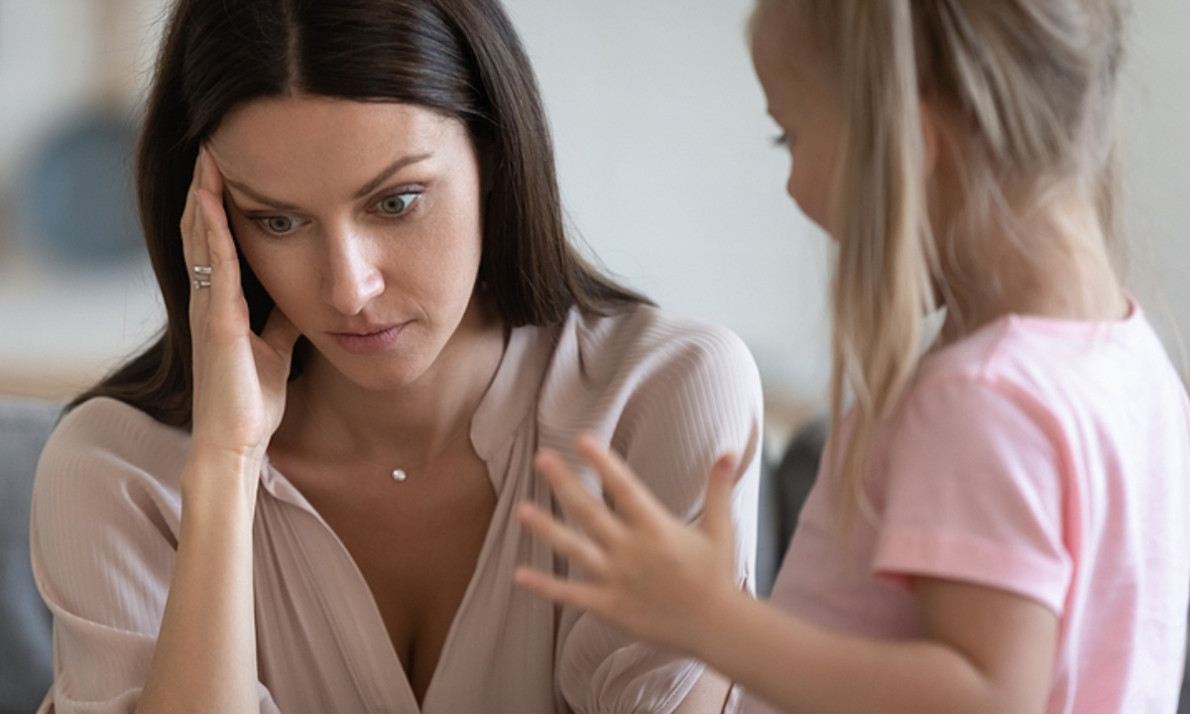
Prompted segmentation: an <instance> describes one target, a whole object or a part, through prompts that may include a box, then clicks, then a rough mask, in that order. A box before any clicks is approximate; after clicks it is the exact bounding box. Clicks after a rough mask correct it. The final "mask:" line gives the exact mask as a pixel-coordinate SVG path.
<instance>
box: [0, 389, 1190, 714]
mask: <svg viewBox="0 0 1190 714" xmlns="http://www.w3.org/2000/svg"><path fill="white" fill-rule="evenodd" d="M60 409H61V405H59V404H55V403H49V402H35V401H29V400H20V399H11V398H5V397H0V714H29V713H30V712H32V711H34V709H36V707H37V705H38V703H40V702H41V700H42V698H43V696H44V695H45V692H46V689H47V688H48V687H49V684H50V677H51V666H52V656H53V653H52V651H51V645H50V615H49V612H48V611H47V610H46V609H45V606H44V605H43V604H42V602H41V598H40V596H39V595H38V594H37V589H36V587H35V586H34V584H33V573H32V571H31V570H30V564H29V500H30V496H31V492H32V486H33V474H34V471H35V468H36V464H37V457H38V455H39V454H40V453H41V448H42V445H43V444H44V443H45V440H46V438H47V437H48V436H49V433H50V430H51V429H52V428H53V425H54V422H55V421H56V420H57V417H58V414H59V410H60ZM825 438H826V431H825V428H824V425H823V423H822V422H821V421H819V422H814V423H812V424H811V425H810V426H808V427H806V428H805V429H803V430H802V431H801V432H800V433H799V434H798V435H796V436H795V437H794V439H793V440H792V441H791V442H790V444H789V446H788V447H787V449H786V451H785V453H784V454H782V455H780V458H779V459H776V460H775V461H774V462H773V463H771V465H769V467H767V468H765V469H763V471H762V474H761V494H762V495H761V501H762V503H761V515H760V534H759V536H760V537H759V539H758V543H759V546H758V553H757V561H758V562H757V576H758V577H757V580H758V583H757V587H758V590H759V592H760V593H761V594H762V595H763V594H767V593H768V591H769V588H770V587H771V585H772V578H773V575H774V573H775V571H776V569H777V566H778V565H779V563H780V561H781V558H782V556H783V555H784V552H785V544H786V543H788V542H789V537H790V535H791V534H792V533H793V529H794V527H795V526H796V524H797V514H798V511H799V510H800V509H801V504H802V502H803V501H804V499H805V497H806V493H807V492H808V491H809V488H810V486H811V484H812V483H813V481H814V475H815V471H816V468H817V464H818V457H819V454H820V453H821V451H822V446H823V442H824V440H825ZM1178 714H1190V693H1188V692H1187V683H1185V682H1184V683H1183V685H1182V704H1181V706H1179V708H1178Z"/></svg>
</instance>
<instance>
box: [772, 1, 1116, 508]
mask: <svg viewBox="0 0 1190 714" xmlns="http://www.w3.org/2000/svg"><path fill="white" fill-rule="evenodd" d="M774 9H780V10H781V11H782V12H780V13H779V14H769V13H770V12H771V11H772V10H774ZM762 14H763V15H764V17H765V19H766V21H765V23H763V24H764V26H768V25H769V24H771V23H772V22H779V23H785V24H787V25H788V27H787V28H786V34H785V38H786V41H787V42H792V41H793V39H794V38H797V39H798V40H800V41H802V42H804V43H808V44H809V47H808V49H809V51H810V53H811V54H812V55H813V56H814V57H815V58H816V59H818V60H820V63H821V67H822V69H823V70H825V72H826V73H827V76H828V78H829V79H830V80H831V81H832V83H833V84H834V86H835V87H836V88H837V94H838V97H839V99H840V101H841V103H842V108H843V112H844V116H845V119H844V121H845V128H844V129H843V141H842V149H841V152H842V153H841V164H840V166H839V171H838V173H837V177H836V180H837V183H836V185H835V186H834V187H833V188H834V191H833V194H832V195H833V196H834V199H833V200H834V201H835V202H836V205H835V206H834V207H833V209H834V210H833V212H832V216H833V220H834V223H835V226H836V230H837V232H838V235H837V237H838V239H839V240H838V263H837V268H836V272H835V276H834V285H833V312H834V315H833V318H834V335H833V345H832V357H833V371H832V377H831V408H832V420H833V427H834V428H833V429H832V431H833V432H834V433H838V427H839V421H840V418H841V414H842V408H843V404H844V401H845V395H846V393H847V391H850V392H851V395H852V397H853V398H854V412H855V416H854V423H853V424H852V427H851V429H852V430H851V436H850V439H849V440H848V442H847V444H846V445H845V450H844V445H842V444H841V443H840V442H841V441H842V440H841V439H834V440H832V443H833V444H834V447H833V448H832V450H831V452H830V453H828V454H827V458H829V459H831V460H833V461H834V462H835V464H836V466H837V467H838V468H840V469H841V471H842V474H843V484H844V488H843V493H842V497H843V498H842V500H843V503H842V504H841V505H842V508H843V514H844V515H845V519H844V520H845V522H846V521H847V520H849V519H850V518H851V517H852V516H853V515H854V512H855V509H856V508H857V507H858V506H859V505H860V504H861V500H860V496H861V486H862V481H863V474H864V471H865V469H866V465H867V459H868V453H869V451H870V448H871V445H872V440H873V434H874V432H875V429H876V426H877V425H878V423H879V422H880V421H881V420H883V419H886V418H887V417H888V416H889V415H890V414H891V413H892V411H893V410H894V409H895V408H896V407H897V405H898V402H899V401H900V397H901V396H902V394H903V393H904V391H905V390H906V388H907V386H908V385H909V383H910V382H911V380H912V379H913V375H914V373H915V371H916V369H917V366H918V363H919V360H920V358H921V354H922V346H923V345H922V343H923V339H924V332H925V328H924V324H925V320H926V317H927V315H928V314H929V313H931V312H933V311H934V310H935V308H936V307H939V306H938V305H936V304H935V303H936V301H937V300H940V301H941V303H942V304H943V305H945V306H946V307H947V309H948V311H949V319H951V320H952V321H957V323H958V324H959V325H962V324H963V316H962V315H961V314H958V311H959V303H960V302H961V301H960V300H959V297H960V296H961V294H963V293H964V292H968V294H971V293H970V291H975V290H982V291H985V292H984V294H985V295H986V293H987V291H996V290H998V289H999V287H998V286H999V280H998V275H997V272H996V271H997V265H996V264H995V263H992V264H991V265H990V266H989V265H988V262H987V261H985V260H984V259H985V258H987V257H989V256H997V255H1002V254H1003V253H1004V249H1005V246H1004V245H1003V244H1004V239H1005V238H1008V240H1009V242H1010V243H1011V245H1010V246H1008V247H1009V249H1010V250H1011V251H1012V256H1013V258H1020V259H1021V260H1023V261H1025V262H1026V263H1033V264H1036V265H1040V264H1043V261H1042V256H1043V255H1046V254H1051V255H1052V253H1050V252H1051V251H1061V252H1066V253H1069V252H1070V251H1077V250H1079V249H1080V247H1079V246H1077V245H1061V246H1059V245H1044V244H1041V243H1040V242H1039V241H1038V240H1035V239H1034V238H1035V237H1036V235H1037V232H1036V231H1026V230H1025V229H1024V226H1025V225H1026V224H1029V225H1030V226H1034V227H1035V226H1036V221H1037V220H1039V217H1040V220H1044V212H1043V211H1042V210H1040V209H1042V208H1044V207H1045V205H1046V204H1047V202H1048V201H1050V200H1052V199H1053V198H1054V197H1055V195H1056V194H1057V193H1058V192H1059V189H1062V188H1075V189H1076V190H1079V191H1081V192H1082V195H1088V196H1093V197H1094V200H1095V201H1096V202H1097V206H1098V212H1099V220H1100V222H1101V224H1102V228H1103V232H1104V234H1105V235H1106V236H1107V237H1108V243H1109V246H1108V247H1109V249H1114V252H1116V253H1117V255H1118V253H1119V250H1118V246H1119V243H1120V237H1121V234H1122V230H1121V227H1120V219H1119V210H1118V203H1119V194H1120V188H1119V181H1118V170H1117V161H1116V130H1115V107H1114V96H1115V86H1116V75H1117V73H1118V67H1119V64H1120V60H1121V54H1122V50H1121V36H1122V15H1123V9H1122V8H1121V3H1120V0H759V7H758V9H757V12H756V15H755V16H754V21H753V24H752V30H751V31H752V33H753V34H755V33H756V32H757V31H758V29H759V28H760V27H761V26H762V22H761V21H759V20H758V18H759V17H760V16H761V15H762ZM795 28H796V30H797V31H796V32H793V31H792V30H793V29H795ZM790 52H791V53H792V52H793V48H792V47H791V48H790ZM922 102H925V104H926V105H927V106H929V107H931V108H932V109H937V110H939V111H941V112H944V113H945V115H946V116H947V117H948V118H953V119H954V120H955V121H954V124H955V128H956V131H954V132H949V133H947V132H940V133H939V136H940V140H941V141H945V142H946V144H947V148H948V149H950V150H951V155H952V156H953V157H956V161H957V163H958V164H959V165H958V167H957V168H958V169H959V171H960V175H961V176H962V179H963V181H962V186H961V194H960V195H961V197H962V198H961V203H962V205H961V207H960V210H959V211H958V214H957V215H956V216H954V217H953V219H952V220H951V221H949V222H948V224H947V225H945V226H941V227H939V230H940V231H941V232H942V235H940V236H938V237H937V238H938V239H937V240H936V239H935V236H933V235H932V234H931V220H930V218H931V216H930V210H931V208H932V207H934V206H932V204H931V202H930V200H929V196H928V195H927V194H928V190H929V188H928V186H927V181H926V173H925V172H926V165H925V164H926V156H925V151H926V149H925V146H924V140H923V124H922V115H921V103H922ZM959 159H961V161H960V160H959ZM1046 233H1047V237H1048V233H1049V232H1046ZM959 236H961V237H962V240H963V243H964V244H963V245H962V246H958V245H956V241H957V240H958V237H959ZM980 240H983V241H985V242H986V241H996V242H997V243H998V244H997V245H996V246H994V247H993V246H991V245H987V244H985V245H982V246H981V245H980V244H979V241H980ZM960 247H961V250H960V249H959V248H960ZM944 265H945V267H946V275H948V276H949V278H950V279H949V280H942V279H941V277H942V275H943V270H942V268H943V266H944ZM964 276H965V277H964Z"/></svg>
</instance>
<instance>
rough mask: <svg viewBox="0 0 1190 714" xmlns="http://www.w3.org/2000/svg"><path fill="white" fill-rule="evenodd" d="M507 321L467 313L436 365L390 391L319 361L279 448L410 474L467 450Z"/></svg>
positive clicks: (291, 407)
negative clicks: (364, 383)
mask: <svg viewBox="0 0 1190 714" xmlns="http://www.w3.org/2000/svg"><path fill="white" fill-rule="evenodd" d="M505 337H506V330H505V327H504V325H503V322H502V321H501V320H500V319H499V318H497V317H495V316H493V315H490V314H487V311H486V310H483V309H481V308H479V307H475V308H474V309H472V310H469V311H468V314H467V316H465V317H464V319H463V322H462V324H460V326H459V328H458V330H457V331H456V332H455V334H454V335H453V336H452V337H451V338H450V340H449V341H448V342H447V344H446V345H445V346H444V347H443V349H442V352H441V353H440V354H439V355H438V358H437V359H436V360H435V362H434V364H433V365H431V367H430V368H429V369H428V370H427V371H426V372H425V373H423V374H422V375H420V376H419V377H418V378H417V379H416V380H415V381H413V382H411V383H409V384H407V385H404V386H402V387H401V388H399V389H396V390H392V391H387V390H385V391H379V390H372V389H367V388H364V387H361V386H360V385H358V384H356V383H354V382H352V381H351V380H349V379H347V378H346V377H345V376H344V375H343V374H342V373H340V372H338V371H337V370H335V369H334V368H333V367H332V366H331V365H330V364H329V363H327V362H326V361H325V360H321V359H319V358H318V357H317V356H315V358H314V360H312V364H310V365H308V368H307V369H306V371H305V372H304V373H303V375H302V376H301V377H300V378H299V379H297V380H295V381H294V382H293V383H292V384H291V385H290V389H289V395H288V399H289V402H288V404H287V405H286V409H285V418H284V420H283V421H282V424H281V427H280V429H278V432H277V435H276V436H275V437H274V440H273V443H274V444H277V445H279V446H280V447H281V449H282V450H283V451H284V452H285V453H286V454H287V455H290V456H294V455H299V456H303V457H307V458H315V459H322V458H326V459H332V460H337V459H342V458H345V457H350V458H351V459H352V460H356V461H364V462H369V463H376V464H394V465H401V466H402V467H405V468H410V467H413V468H416V467H418V466H421V465H425V464H427V463H429V462H431V461H433V460H434V459H435V458H437V457H438V456H439V455H441V454H442V453H443V452H445V451H448V450H449V449H451V448H454V447H457V446H458V445H460V444H469V441H468V440H467V439H465V438H463V437H465V436H466V435H468V434H469V431H470V424H471V418H472V417H473V416H474V414H475V411H476V409H477V408H478V406H479V403H480V402H481V401H482V399H483V396H484V394H486V392H487V389H488V386H489V385H490V384H491V381H492V379H493V378H494V377H495V374H496V370H497V368H498V367H499V365H500V361H501V359H502V357H503V354H504V344H505Z"/></svg>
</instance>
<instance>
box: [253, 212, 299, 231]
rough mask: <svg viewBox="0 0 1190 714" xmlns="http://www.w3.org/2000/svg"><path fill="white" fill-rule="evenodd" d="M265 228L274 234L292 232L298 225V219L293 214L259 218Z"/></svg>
mask: <svg viewBox="0 0 1190 714" xmlns="http://www.w3.org/2000/svg"><path fill="white" fill-rule="evenodd" d="M257 220H258V221H259V222H260V224H261V225H262V226H264V229H265V230H266V231H268V232H269V233H272V234H273V235H279V236H281V235H285V234H286V233H292V232H293V231H294V229H296V228H297V227H298V222H297V219H296V218H294V217H293V216H268V217H266V218H259V219H257Z"/></svg>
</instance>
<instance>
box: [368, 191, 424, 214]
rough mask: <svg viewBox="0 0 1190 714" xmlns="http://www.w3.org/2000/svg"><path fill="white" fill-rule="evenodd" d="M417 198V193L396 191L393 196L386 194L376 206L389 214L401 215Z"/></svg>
mask: <svg viewBox="0 0 1190 714" xmlns="http://www.w3.org/2000/svg"><path fill="white" fill-rule="evenodd" d="M416 200H417V194H416V193H394V194H393V195H391V196H385V197H384V198H382V199H380V201H379V202H377V204H376V208H378V209H379V210H380V212H381V213H383V214H385V215H388V216H399V215H401V214H402V213H404V212H405V211H407V210H409V207H410V206H412V205H413V202H414V201H416Z"/></svg>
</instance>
